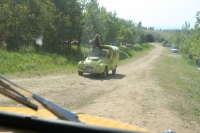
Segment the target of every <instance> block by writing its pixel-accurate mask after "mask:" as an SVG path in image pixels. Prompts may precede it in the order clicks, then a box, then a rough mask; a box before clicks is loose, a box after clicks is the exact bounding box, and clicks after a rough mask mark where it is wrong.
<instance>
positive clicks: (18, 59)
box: [0, 50, 78, 76]
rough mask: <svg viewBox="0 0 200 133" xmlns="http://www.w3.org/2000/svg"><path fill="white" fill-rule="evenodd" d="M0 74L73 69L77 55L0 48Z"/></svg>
mask: <svg viewBox="0 0 200 133" xmlns="http://www.w3.org/2000/svg"><path fill="white" fill-rule="evenodd" d="M0 57H1V58H0V64H1V65H0V74H3V75H17V76H22V75H23V76H31V75H43V74H49V73H54V72H73V71H75V61H74V60H77V59H76V58H78V57H74V56H73V57H70V56H69V57H65V56H61V55H58V54H51V53H46V52H39V53H37V52H9V51H2V50H0Z"/></svg>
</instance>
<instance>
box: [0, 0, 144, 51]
mask: <svg viewBox="0 0 200 133" xmlns="http://www.w3.org/2000/svg"><path fill="white" fill-rule="evenodd" d="M0 10H1V12H0V36H1V40H0V41H1V42H2V43H1V47H5V48H6V49H7V50H14V51H22V50H26V49H34V50H43V51H47V52H55V53H59V52H61V51H65V53H70V52H72V45H71V44H72V43H71V42H73V41H74V42H76V43H75V44H76V45H77V51H79V50H80V48H81V46H82V45H84V44H89V40H91V39H92V38H93V37H94V35H95V34H100V35H101V39H102V41H103V44H114V43H115V42H120V43H122V44H125V43H130V44H136V43H139V44H142V43H144V42H145V41H146V36H145V33H144V32H143V30H142V23H141V22H139V23H138V24H136V23H134V22H133V21H132V20H125V19H123V18H119V17H117V13H116V12H109V11H107V9H106V8H105V7H100V6H99V3H98V1H97V0H8V1H6V0H1V1H0Z"/></svg>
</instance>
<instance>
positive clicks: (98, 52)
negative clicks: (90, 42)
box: [90, 51, 107, 57]
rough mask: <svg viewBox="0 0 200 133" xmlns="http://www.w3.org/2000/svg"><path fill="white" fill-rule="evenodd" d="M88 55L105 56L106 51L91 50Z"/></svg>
mask: <svg viewBox="0 0 200 133" xmlns="http://www.w3.org/2000/svg"><path fill="white" fill-rule="evenodd" d="M90 56H98V57H106V56H107V53H106V51H91V53H90Z"/></svg>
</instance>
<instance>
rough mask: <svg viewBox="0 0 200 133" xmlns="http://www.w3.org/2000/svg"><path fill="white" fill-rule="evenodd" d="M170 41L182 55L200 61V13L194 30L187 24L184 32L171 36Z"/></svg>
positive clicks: (183, 28) (199, 12) (184, 25)
mask: <svg viewBox="0 0 200 133" xmlns="http://www.w3.org/2000/svg"><path fill="white" fill-rule="evenodd" d="M169 41H171V42H173V43H174V44H175V45H176V46H177V47H178V48H179V50H180V52H181V53H183V54H184V55H186V56H187V57H189V58H190V59H192V60H193V61H198V62H199V61H200V11H198V12H197V13H196V23H195V25H194V28H190V23H188V22H185V24H183V26H182V30H181V31H178V32H176V33H175V35H174V36H171V37H170V39H169Z"/></svg>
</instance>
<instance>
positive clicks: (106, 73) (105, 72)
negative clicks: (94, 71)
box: [101, 67, 108, 78]
mask: <svg viewBox="0 0 200 133" xmlns="http://www.w3.org/2000/svg"><path fill="white" fill-rule="evenodd" d="M101 76H102V77H103V78H106V77H107V76H108V69H107V67H106V68H105V69H104V72H103V73H102V74H101Z"/></svg>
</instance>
